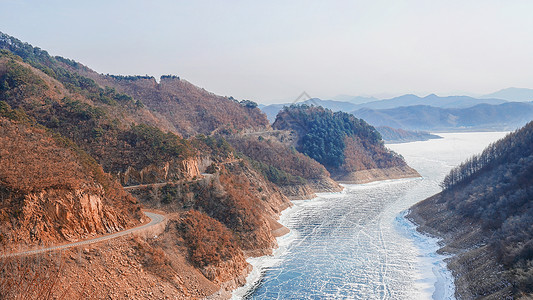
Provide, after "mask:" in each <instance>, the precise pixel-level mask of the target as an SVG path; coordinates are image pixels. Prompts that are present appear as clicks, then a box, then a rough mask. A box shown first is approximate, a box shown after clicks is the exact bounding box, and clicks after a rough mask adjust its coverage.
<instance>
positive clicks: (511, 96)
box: [482, 87, 533, 102]
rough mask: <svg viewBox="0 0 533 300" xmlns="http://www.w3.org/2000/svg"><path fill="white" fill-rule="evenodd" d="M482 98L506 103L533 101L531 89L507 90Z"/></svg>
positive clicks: (532, 90)
mask: <svg viewBox="0 0 533 300" xmlns="http://www.w3.org/2000/svg"><path fill="white" fill-rule="evenodd" d="M482 98H497V99H503V100H507V101H519V102H531V101H533V89H525V88H515V87H511V88H507V89H503V90H499V91H497V92H494V93H492V94H488V95H484V96H482Z"/></svg>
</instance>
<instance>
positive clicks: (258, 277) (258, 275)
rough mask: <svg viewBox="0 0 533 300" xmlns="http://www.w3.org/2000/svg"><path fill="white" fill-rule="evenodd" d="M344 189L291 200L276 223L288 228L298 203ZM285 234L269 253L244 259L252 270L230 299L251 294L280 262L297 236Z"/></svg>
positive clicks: (295, 234) (292, 232) (243, 297)
mask: <svg viewBox="0 0 533 300" xmlns="http://www.w3.org/2000/svg"><path fill="white" fill-rule="evenodd" d="M344 191H345V189H343V190H342V191H339V192H324V193H316V197H313V198H310V199H301V198H300V199H297V200H291V202H292V204H294V205H292V206H290V207H287V208H286V209H284V210H283V211H282V212H281V214H280V217H279V220H278V223H280V224H281V225H283V226H284V227H286V228H288V226H287V225H288V224H287V222H286V221H287V219H288V218H289V217H290V215H291V214H292V213H294V212H295V211H296V209H298V208H299V207H300V205H299V204H302V203H306V202H311V201H315V200H317V199H319V198H321V197H327V196H328V195H339V194H343V193H344ZM288 229H289V232H287V233H286V234H284V235H282V236H278V237H276V241H277V242H278V247H277V248H275V249H273V251H272V254H271V255H263V256H259V257H249V258H247V259H246V261H247V262H248V263H249V264H250V265H251V266H252V271H251V272H250V273H249V274H248V276H246V283H245V285H243V286H241V287H238V288H236V289H235V290H233V292H232V293H231V298H230V299H235V300H237V299H246V298H247V297H249V296H251V295H252V294H253V292H254V291H255V290H256V289H257V287H259V285H260V284H261V281H262V279H263V277H264V274H265V272H266V271H267V270H268V269H269V268H271V267H274V266H276V265H277V264H278V263H281V258H280V257H281V256H282V255H283V254H284V253H285V252H286V251H287V249H288V247H289V246H290V245H291V244H292V242H293V241H294V240H295V239H296V238H297V237H298V233H297V232H295V231H294V230H290V228H288Z"/></svg>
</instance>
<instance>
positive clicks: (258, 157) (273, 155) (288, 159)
mask: <svg viewBox="0 0 533 300" xmlns="http://www.w3.org/2000/svg"><path fill="white" fill-rule="evenodd" d="M284 134H287V132H263V133H251V134H249V135H243V136H242V135H241V136H236V135H234V136H230V137H227V139H228V142H229V143H231V144H232V145H233V146H234V147H235V149H236V151H238V152H239V153H241V154H242V155H244V156H245V157H246V159H247V160H249V161H250V163H251V165H252V166H254V167H255V168H256V169H257V170H259V171H260V172H261V173H262V174H263V175H264V177H265V178H266V179H268V180H269V181H270V182H272V183H274V184H276V185H277V186H278V187H280V188H281V190H282V191H283V193H284V194H285V195H287V196H288V197H289V198H293V199H302V198H313V197H315V196H316V194H315V193H318V192H322V193H323V192H338V191H341V190H342V187H341V186H339V184H337V183H336V182H335V181H333V180H332V179H331V178H330V174H329V172H328V171H327V170H326V168H324V166H323V165H321V164H320V163H318V162H317V161H315V160H313V159H312V158H310V157H308V156H306V155H304V154H302V153H300V152H298V151H296V150H295V149H294V148H293V147H292V139H290V138H287V137H286V136H285V135H284ZM280 140H282V141H285V142H281V141H280Z"/></svg>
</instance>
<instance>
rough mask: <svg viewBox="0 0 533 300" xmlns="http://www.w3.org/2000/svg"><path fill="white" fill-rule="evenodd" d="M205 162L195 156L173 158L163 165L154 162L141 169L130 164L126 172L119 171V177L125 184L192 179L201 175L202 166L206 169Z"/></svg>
mask: <svg viewBox="0 0 533 300" xmlns="http://www.w3.org/2000/svg"><path fill="white" fill-rule="evenodd" d="M205 164H206V163H205V162H204V160H203V159H200V158H196V157H194V158H187V159H184V160H172V161H168V162H166V163H164V164H162V165H153V164H152V165H149V166H146V167H144V168H142V169H141V170H137V169H135V168H133V167H132V166H130V167H128V168H127V169H126V171H125V172H119V173H118V174H117V177H118V178H119V180H120V183H121V184H122V185H124V186H133V185H141V184H151V183H161V182H173V181H179V180H191V179H193V178H198V177H200V175H201V172H200V168H203V169H205V166H204V165H205Z"/></svg>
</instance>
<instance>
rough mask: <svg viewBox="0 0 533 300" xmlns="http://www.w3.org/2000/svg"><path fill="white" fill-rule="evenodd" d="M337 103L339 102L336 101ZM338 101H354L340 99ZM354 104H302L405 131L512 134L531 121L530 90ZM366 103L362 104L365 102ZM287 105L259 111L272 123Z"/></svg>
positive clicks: (532, 92) (318, 101)
mask: <svg viewBox="0 0 533 300" xmlns="http://www.w3.org/2000/svg"><path fill="white" fill-rule="evenodd" d="M337 99H339V98H337ZM341 99H346V100H349V99H353V98H350V97H349V96H342V97H341ZM358 100H359V102H358V103H357V104H356V103H353V102H348V101H338V100H322V99H318V98H312V99H309V100H306V101H303V103H305V104H307V105H315V106H322V107H325V108H329V109H331V110H334V111H336V110H340V111H344V112H349V113H352V114H353V115H355V116H356V117H358V118H363V119H365V120H367V121H368V122H369V123H370V124H372V125H374V126H388V127H392V128H396V129H399V128H401V129H405V130H427V131H465V130H514V129H516V128H519V127H520V126H523V125H524V124H526V123H527V122H528V121H530V120H531V119H533V103H530V102H528V101H532V100H533V90H532V89H524V88H508V89H503V90H500V91H498V92H495V93H492V94H488V95H485V96H481V97H479V98H474V97H469V96H446V97H440V96H437V95H435V94H430V95H427V96H425V97H419V96H416V95H412V94H407V95H402V96H399V97H394V98H391V99H383V100H377V99H375V98H364V97H360V98H358ZM366 100H368V101H367V102H363V101H366ZM285 105H286V104H272V105H267V106H262V105H260V106H259V107H260V108H261V110H263V112H265V114H266V115H267V117H268V119H269V121H271V122H273V120H274V118H275V116H276V114H277V113H278V112H279V111H280V110H281V109H282V108H283V106H285Z"/></svg>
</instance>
